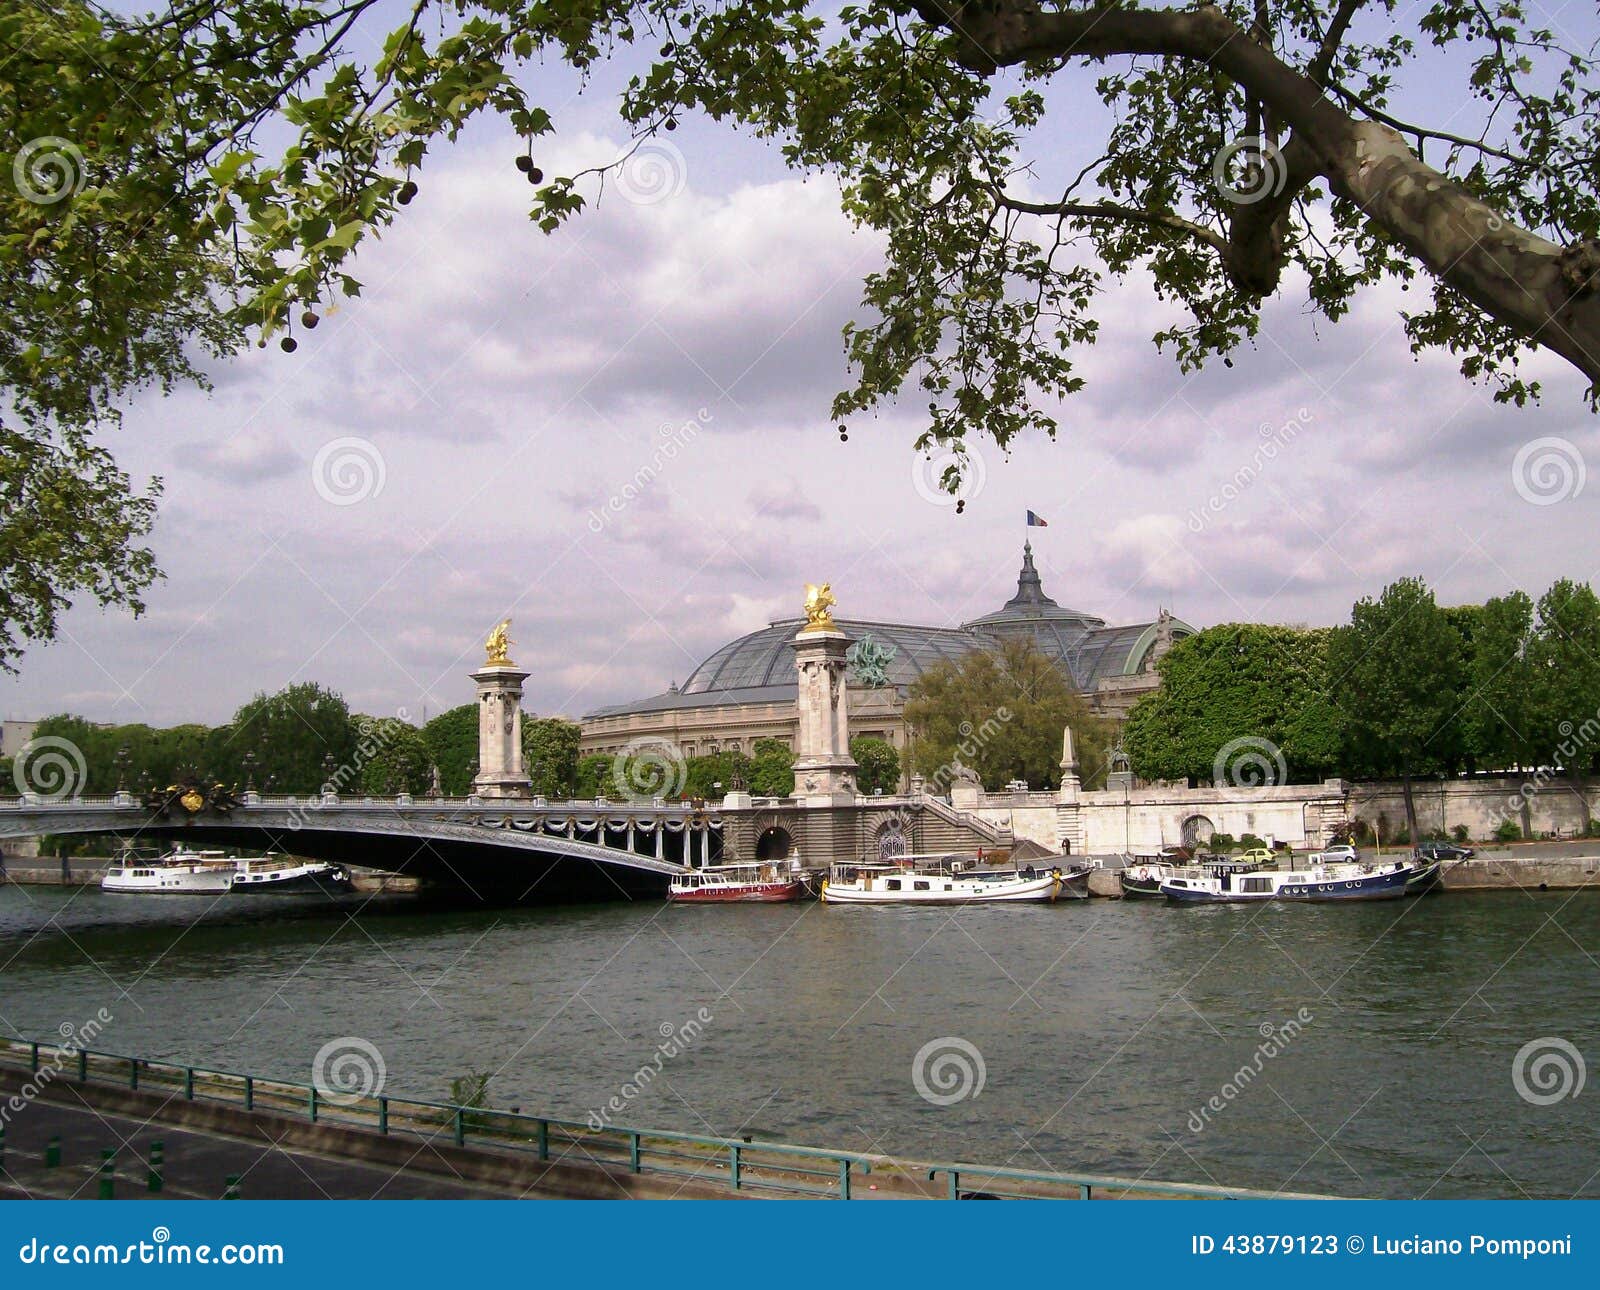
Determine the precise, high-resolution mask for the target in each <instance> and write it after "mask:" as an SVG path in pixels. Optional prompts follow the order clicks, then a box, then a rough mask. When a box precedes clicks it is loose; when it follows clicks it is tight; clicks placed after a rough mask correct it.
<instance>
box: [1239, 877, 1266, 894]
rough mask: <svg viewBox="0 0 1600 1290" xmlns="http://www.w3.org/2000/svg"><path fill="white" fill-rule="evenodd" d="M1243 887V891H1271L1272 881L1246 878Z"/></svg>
mask: <svg viewBox="0 0 1600 1290" xmlns="http://www.w3.org/2000/svg"><path fill="white" fill-rule="evenodd" d="M1243 887H1244V890H1245V891H1271V890H1272V881H1271V879H1268V878H1246V879H1245V880H1244V883H1243Z"/></svg>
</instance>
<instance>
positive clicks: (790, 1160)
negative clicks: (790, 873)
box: [0, 1038, 1326, 1200]
mask: <svg viewBox="0 0 1600 1290" xmlns="http://www.w3.org/2000/svg"><path fill="white" fill-rule="evenodd" d="M24 1063H25V1064H26V1067H27V1069H28V1071H29V1073H30V1074H38V1073H39V1072H41V1071H42V1070H43V1069H44V1067H45V1065H46V1063H48V1064H49V1066H50V1070H51V1077H52V1078H72V1079H76V1081H77V1082H78V1083H82V1084H88V1083H95V1084H104V1085H109V1086H114V1087H120V1088H127V1089H130V1090H136V1091H141V1092H151V1093H163V1092H170V1093H173V1094H181V1096H182V1097H183V1099H184V1100H185V1101H190V1102H196V1101H203V1102H213V1103H221V1104H224V1105H235V1106H239V1107H241V1108H243V1109H244V1110H246V1111H271V1112H275V1113H278V1114H283V1115H298V1116H304V1117H305V1118H306V1120H307V1122H308V1123H311V1124H331V1125H338V1126H341V1127H345V1128H357V1129H367V1130H370V1131H373V1132H377V1133H379V1134H383V1135H385V1136H401V1135H410V1136H417V1137H424V1138H435V1137H439V1136H441V1135H445V1134H448V1135H449V1137H450V1140H451V1141H453V1142H454V1143H455V1145H456V1146H466V1145H468V1144H469V1143H471V1144H472V1145H475V1146H484V1147H493V1148H498V1149H502V1150H514V1151H526V1152H529V1153H530V1154H532V1155H533V1156H534V1157H535V1158H537V1159H538V1160H541V1161H550V1162H553V1163H567V1164H586V1165H601V1166H622V1167H624V1168H626V1169H627V1170H628V1172H630V1173H635V1174H646V1173H648V1174H665V1175H673V1176H678V1177H682V1178H686V1179H691V1180H695V1181H701V1182H718V1183H721V1184H722V1185H724V1186H726V1187H727V1188H729V1190H731V1191H738V1192H743V1191H751V1192H771V1193H779V1194H786V1195H796V1196H821V1197H830V1198H833V1199H838V1200H850V1199H851V1198H852V1196H853V1195H854V1194H855V1193H854V1190H853V1188H854V1183H855V1180H856V1178H857V1177H858V1176H859V1175H861V1174H868V1173H871V1172H872V1171H873V1167H874V1166H877V1168H878V1170H879V1172H880V1173H883V1172H884V1171H885V1170H888V1171H890V1172H896V1173H899V1174H901V1175H903V1176H904V1178H905V1179H906V1180H907V1181H908V1182H910V1181H911V1180H913V1179H920V1178H921V1177H923V1176H924V1175H923V1174H922V1170H926V1174H925V1177H926V1178H927V1179H929V1180H937V1179H939V1178H940V1177H943V1178H944V1179H945V1181H946V1185H947V1190H946V1193H945V1194H946V1195H947V1196H948V1197H949V1198H950V1199H952V1200H959V1199H964V1198H967V1197H970V1196H973V1195H976V1194H981V1195H984V1196H1001V1197H1005V1198H1007V1199H1011V1198H1017V1199H1021V1198H1025V1197H1031V1198H1040V1197H1061V1198H1069V1197H1072V1196H1077V1197H1080V1198H1082V1199H1084V1200H1091V1199H1097V1198H1112V1197H1119V1196H1166V1197H1188V1198H1192V1199H1212V1200H1234V1199H1245V1198H1255V1199H1269V1198H1270V1199H1306V1200H1310V1199H1326V1198H1324V1197H1313V1196H1308V1195H1304V1194H1302V1193H1293V1192H1265V1191H1248V1190H1242V1189H1236V1188H1228V1187H1213V1186H1202V1185H1191V1184H1186V1183H1163V1182H1147V1181H1145V1180H1143V1179H1127V1178H1110V1177H1104V1176H1101V1175H1095V1174H1065V1173H1054V1172H1048V1171H1035V1170H1026V1169H1005V1168H993V1167H990V1166H987V1165H972V1164H939V1165H917V1166H911V1165H908V1164H906V1163H904V1162H900V1161H895V1160H892V1159H890V1158H889V1157H886V1156H882V1155H864V1154H862V1153H860V1152H854V1151H831V1150H828V1149H826V1148H822V1147H802V1146H793V1145H791V1144H788V1143H780V1142H754V1141H748V1140H745V1139H742V1138H737V1139H736V1138H719V1137H713V1136H708V1135H705V1134H698V1133H682V1132H679V1131H677V1130H673V1129H635V1128H628V1127H624V1126H620V1125H603V1126H602V1127H600V1128H598V1129H596V1128H594V1127H592V1126H591V1125H590V1124H588V1123H585V1122H581V1121H576V1120H562V1119H557V1118H555V1117H552V1116H542V1115H524V1114H522V1113H521V1112H518V1111H496V1110H491V1109H489V1108H486V1107H471V1106H458V1105H455V1104H454V1103H449V1102H428V1101H421V1100H418V1099H415V1098H401V1097H392V1096H389V1095H388V1094H377V1095H371V1096H361V1097H348V1096H345V1095H343V1094H333V1093H329V1092H328V1091H326V1090H319V1089H318V1088H316V1087H315V1086H314V1085H309V1084H297V1083H294V1082H292V1081H287V1080H274V1079H263V1078H262V1077H261V1076H259V1075H245V1074H241V1073H239V1072H236V1071H226V1070H213V1069H210V1068H207V1067H203V1066H187V1065H183V1064H182V1063H177V1062H163V1061H156V1060H149V1059H145V1058H140V1057H126V1056H123V1055H121V1054H119V1053H103V1052H97V1051H94V1050H91V1049H80V1048H72V1047H66V1046H60V1045H55V1044H50V1043H41V1042H39V1041H36V1040H15V1039H4V1038H0V1065H10V1066H13V1067H19V1066H22V1065H23V1064H24ZM69 1072H70V1073H69ZM925 1185H926V1184H925V1183H922V1182H913V1183H912V1186H913V1188H914V1189H915V1190H921V1189H922V1188H923V1187H925ZM880 1194H882V1193H880Z"/></svg>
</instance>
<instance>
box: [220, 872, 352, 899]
mask: <svg viewBox="0 0 1600 1290" xmlns="http://www.w3.org/2000/svg"><path fill="white" fill-rule="evenodd" d="M349 885H350V879H349V877H348V876H347V875H346V874H345V872H344V870H343V869H336V868H334V867H332V866H331V865H325V864H306V865H294V866H291V867H287V868H281V869H264V870H262V869H256V870H252V869H248V868H247V869H244V870H242V871H240V873H239V874H238V875H237V876H236V877H235V878H234V880H233V887H232V893H233V895H235V896H267V895H273V896H277V895H285V896H292V895H310V896H316V895H323V894H326V893H329V892H339V891H344V890H346V889H347V888H348V887H349Z"/></svg>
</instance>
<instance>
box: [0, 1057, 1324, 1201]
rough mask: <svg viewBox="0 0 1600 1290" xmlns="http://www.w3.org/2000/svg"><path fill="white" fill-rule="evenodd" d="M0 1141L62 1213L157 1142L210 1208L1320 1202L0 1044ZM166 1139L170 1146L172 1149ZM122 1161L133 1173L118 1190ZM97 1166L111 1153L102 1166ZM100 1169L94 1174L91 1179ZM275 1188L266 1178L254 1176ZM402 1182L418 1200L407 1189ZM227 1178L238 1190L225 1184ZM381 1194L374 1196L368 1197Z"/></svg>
mask: <svg viewBox="0 0 1600 1290" xmlns="http://www.w3.org/2000/svg"><path fill="white" fill-rule="evenodd" d="M114 1119H115V1120H125V1121H128V1122H130V1123H132V1124H134V1125H135V1126H136V1127H137V1134H135V1135H131V1136H130V1135H125V1134H123V1133H122V1132H120V1131H118V1130H116V1129H115V1128H113V1127H112V1120H114ZM0 1126H3V1127H4V1128H5V1129H6V1131H7V1132H6V1137H5V1147H4V1156H3V1158H0V1167H3V1170H4V1173H0V1184H3V1185H4V1186H5V1187H9V1188H10V1189H11V1192H10V1194H12V1195H16V1196H28V1195H39V1196H47V1197H52V1198H56V1199H69V1198H74V1197H77V1196H79V1195H81V1194H82V1193H83V1191H84V1187H85V1184H86V1183H87V1182H88V1181H89V1179H90V1178H93V1179H94V1187H95V1192H94V1194H95V1195H97V1196H98V1195H99V1194H100V1190H101V1189H102V1188H103V1187H104V1186H106V1185H108V1182H107V1180H108V1179H109V1186H110V1187H111V1189H112V1190H113V1191H115V1189H116V1188H117V1186H119V1185H127V1184H128V1181H129V1180H130V1179H131V1180H132V1181H133V1182H137V1181H138V1180H139V1179H140V1178H144V1179H145V1180H146V1183H147V1184H148V1179H149V1174H150V1170H151V1163H150V1148H151V1146H152V1145H153V1143H154V1142H155V1141H157V1140H159V1141H161V1142H162V1143H163V1152H162V1156H163V1161H164V1163H165V1162H171V1163H170V1166H169V1167H172V1168H179V1165H178V1160H179V1156H178V1155H175V1154H174V1148H172V1147H168V1145H167V1143H168V1138H169V1137H170V1138H171V1141H172V1143H173V1144H176V1148H177V1149H178V1150H179V1151H181V1155H182V1162H183V1163H182V1165H181V1168H180V1173H179V1174H178V1175H175V1176H174V1181H175V1183H178V1182H180V1181H181V1187H179V1188H177V1189H175V1190H174V1191H173V1193H172V1194H173V1195H174V1196H177V1195H179V1194H182V1195H187V1196H191V1197H193V1198H197V1199H198V1198H204V1197H206V1196H207V1195H214V1194H219V1193H216V1191H215V1186H216V1178H215V1175H217V1174H218V1173H219V1171H220V1172H221V1175H222V1179H223V1187H224V1189H226V1188H228V1187H229V1186H230V1185H232V1186H234V1187H235V1189H236V1190H240V1191H241V1194H242V1188H243V1185H244V1184H243V1180H244V1179H245V1178H246V1177H248V1176H249V1175H250V1174H251V1173H252V1172H253V1171H254V1170H256V1169H257V1167H258V1166H259V1165H260V1163H261V1162H262V1161H264V1160H265V1159H267V1158H268V1156H269V1155H271V1154H272V1153H275V1152H276V1153H281V1154H287V1155H292V1156H302V1157H307V1158H315V1160H316V1161H318V1162H322V1163H318V1164H317V1165H316V1167H315V1168H314V1169H310V1170H302V1171H301V1173H302V1179H303V1181H296V1182H292V1183H291V1184H288V1194H282V1193H279V1192H277V1191H271V1190H264V1191H252V1192H251V1193H250V1194H252V1195H254V1196H259V1197H262V1198H270V1199H294V1198H302V1199H303V1198H306V1193H305V1192H304V1188H305V1186H306V1185H307V1184H309V1185H311V1186H313V1187H316V1188H322V1189H327V1188H330V1187H331V1188H337V1189H339V1190H338V1191H337V1193H336V1192H334V1191H327V1198H328V1199H336V1198H340V1197H343V1198H353V1197H355V1196H360V1195H363V1194H364V1195H366V1196H369V1197H370V1196H380V1197H388V1198H396V1199H398V1198H414V1197H425V1196H427V1195H429V1194H433V1193H431V1192H430V1191H429V1190H427V1189H428V1188H431V1187H433V1186H435V1185H436V1184H440V1185H443V1186H445V1187H447V1188H448V1187H455V1186H460V1187H462V1188H467V1189H469V1190H470V1191H471V1192H472V1193H474V1194H479V1193H481V1194H484V1195H498V1196H516V1197H527V1198H534V1197H545V1198H567V1199H594V1200H599V1199H673V1198H685V1199H711V1198H740V1199H761V1198H814V1197H820V1198H831V1199H838V1200H861V1199H903V1200H912V1199H948V1200H969V1199H993V1198H1000V1197H1008V1198H1009V1197H1016V1198H1026V1199H1062V1200H1067V1199H1078V1200H1111V1199H1160V1198H1178V1199H1194V1200H1206V1199H1216V1200H1243V1199H1276V1200H1282V1199H1295V1200H1315V1199H1327V1198H1326V1197H1318V1196H1313V1195H1309V1194H1302V1193H1290V1192H1263V1191H1252V1190H1248V1189H1234V1188H1227V1187H1221V1186H1216V1185H1212V1184H1190V1183H1182V1182H1163V1181H1159V1180H1155V1179H1147V1178H1139V1179H1127V1178H1114V1177H1107V1176H1104V1175H1096V1174H1066V1173H1059V1172H1053V1171H1048V1172H1047V1171H1035V1170H1027V1169H1012V1168H1004V1167H995V1166H988V1165H980V1164H967V1163H952V1162H947V1163H938V1162H927V1161H910V1160H902V1159H897V1158H895V1157H892V1156H887V1155H882V1154H869V1153H862V1152H849V1151H834V1150H829V1149H827V1148H821V1147H809V1146H797V1145H793V1144H789V1143H776V1142H760V1141H754V1140H751V1139H748V1138H738V1139H729V1138H716V1137H710V1136H706V1135H701V1134H690V1133H680V1132H673V1131H669V1130H652V1129H635V1128H626V1127H621V1126H613V1125H609V1124H605V1123H601V1124H599V1125H595V1124H593V1123H588V1124H584V1123H578V1122H575V1121H567V1120H557V1119H550V1118H546V1117H540V1116H530V1115H524V1114H522V1113H520V1112H512V1111H499V1110H494V1109H490V1108H485V1107H463V1106H454V1105H450V1104H447V1103H438V1102H424V1101H417V1100H414V1099H409V1098H398V1097H391V1096H388V1095H385V1094H381V1093H377V1092H373V1093H370V1094H361V1095H359V1096H354V1095H351V1094H347V1093H342V1092H333V1091H325V1090H319V1089H318V1088H317V1087H316V1086H314V1085H298V1084H293V1083H287V1082H284V1081H278V1080H268V1079H262V1078H258V1077H255V1076H251V1075H241V1074H236V1073H232V1072H225V1071H215V1070H207V1069H203V1068H198V1067H192V1066H181V1065H178V1064H175V1063H171V1062H162V1061H151V1060H145V1059H142V1058H130V1057H124V1056H120V1055H117V1054H111V1053H100V1052H93V1051H90V1050H88V1049H85V1048H76V1047H73V1046H70V1045H58V1044H50V1043H38V1042H33V1041H22V1040H15V1039H8V1040H3V1041H0ZM176 1134H181V1135H182V1136H172V1135H176ZM135 1137H137V1138H138V1141H135V1140H134V1138H135ZM69 1140H70V1142H71V1143H72V1144H73V1145H72V1149H71V1151H70V1152H69V1151H68V1150H67V1144H68V1141H69ZM52 1143H54V1145H52ZM119 1151H120V1152H122V1153H123V1154H124V1155H125V1156H126V1157H127V1160H126V1162H125V1164H124V1165H123V1166H121V1172H120V1173H119V1172H118V1169H119V1166H118V1165H117V1164H116V1153H118V1152H119ZM106 1152H110V1153H112V1161H111V1164H110V1165H109V1166H107V1165H106V1164H105V1163H104V1162H105V1155H104V1153H106ZM69 1158H70V1159H71V1160H72V1161H73V1162H74V1167H75V1169H76V1172H71V1171H69V1172H65V1173H59V1174H57V1173H52V1171H53V1170H62V1169H65V1168H66V1167H67V1163H68V1161H69ZM291 1163H292V1164H293V1163H295V1162H293V1161H291ZM13 1166H15V1167H13ZM101 1169H103V1170H105V1172H104V1173H102V1174H97V1173H95V1171H96V1170H101ZM19 1170H20V1171H21V1172H18V1171H19ZM281 1176H282V1175H280V1174H278V1173H277V1172H276V1171H274V1172H273V1173H272V1174H271V1175H262V1177H263V1178H269V1179H275V1178H279V1177H281ZM413 1176H414V1177H415V1179H416V1180H417V1182H418V1185H419V1186H420V1187H421V1188H422V1189H421V1190H415V1191H414V1190H412V1189H411V1188H410V1186H409V1184H408V1183H407V1181H406V1179H408V1178H411V1177H413ZM229 1179H235V1180H236V1183H235V1184H229V1182H228V1180H229ZM375 1180H376V1182H377V1184H378V1185H377V1187H376V1189H375V1190H369V1191H366V1192H365V1193H363V1192H362V1190H361V1189H362V1188H368V1187H372V1186H373V1184H374V1182H375ZM163 1181H164V1180H163ZM30 1183H31V1184H32V1186H30ZM267 1185H268V1186H272V1185H275V1184H273V1183H272V1182H270V1181H269V1182H268V1184H267ZM208 1187H209V1188H211V1191H209V1192H208V1191H207V1188H208ZM33 1188H46V1190H40V1191H35V1190H34V1189H33ZM146 1190H147V1191H148V1186H147V1188H146ZM312 1194H313V1195H314V1194H315V1193H312ZM113 1198H114V1197H113Z"/></svg>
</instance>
